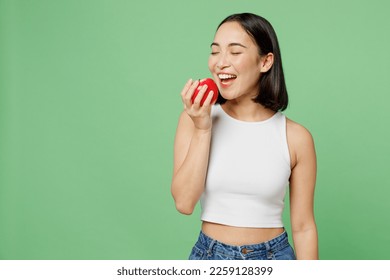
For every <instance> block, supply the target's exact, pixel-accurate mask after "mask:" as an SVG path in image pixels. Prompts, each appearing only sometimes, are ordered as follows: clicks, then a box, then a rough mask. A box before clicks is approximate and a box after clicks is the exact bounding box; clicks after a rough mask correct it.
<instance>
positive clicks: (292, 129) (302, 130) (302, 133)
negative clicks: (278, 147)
mask: <svg viewBox="0 0 390 280" xmlns="http://www.w3.org/2000/svg"><path fill="white" fill-rule="evenodd" d="M286 127H287V128H286V129H287V135H288V136H290V137H292V138H294V139H295V138H298V139H301V140H305V139H306V140H309V139H313V137H312V135H311V133H310V131H309V130H308V129H307V128H306V127H304V126H303V125H301V124H299V123H297V122H295V121H293V120H291V119H289V118H287V117H286Z"/></svg>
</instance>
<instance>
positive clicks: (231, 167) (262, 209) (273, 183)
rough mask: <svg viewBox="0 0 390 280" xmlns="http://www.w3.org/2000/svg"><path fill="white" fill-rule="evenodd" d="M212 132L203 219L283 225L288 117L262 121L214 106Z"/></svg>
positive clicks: (233, 223) (288, 170)
mask: <svg viewBox="0 0 390 280" xmlns="http://www.w3.org/2000/svg"><path fill="white" fill-rule="evenodd" d="M211 115H212V120H213V127H212V137H211V146H210V158H209V166H208V172H207V178H206V185H205V191H204V193H203V194H202V197H201V200H200V202H201V207H202V213H201V219H202V220H203V221H208V222H213V223H218V224H224V225H229V226H237V227H255V228H271V227H283V221H282V213H283V208H284V197H285V193H286V188H287V185H288V181H289V178H290V173H291V168H290V155H289V151H288V145H287V137H286V117H285V116H284V115H283V114H282V113H280V112H277V113H275V114H274V115H273V116H272V117H271V118H269V119H267V120H265V121H260V122H245V121H240V120H237V119H234V118H232V117H231V116H229V115H228V114H227V113H226V112H225V111H224V110H223V109H222V107H221V106H220V105H215V106H213V109H212V113H211Z"/></svg>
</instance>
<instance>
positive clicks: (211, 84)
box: [191, 78, 218, 106]
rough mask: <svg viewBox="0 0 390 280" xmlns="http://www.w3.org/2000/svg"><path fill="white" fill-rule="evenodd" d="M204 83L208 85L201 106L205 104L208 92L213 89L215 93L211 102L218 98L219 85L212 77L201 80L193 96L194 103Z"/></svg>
mask: <svg viewBox="0 0 390 280" xmlns="http://www.w3.org/2000/svg"><path fill="white" fill-rule="evenodd" d="M203 85H207V89H206V92H205V93H204V95H203V97H202V100H201V101H200V106H202V105H203V103H204V101H205V100H206V98H207V96H208V94H209V93H210V91H213V93H214V95H213V98H212V99H211V104H213V103H214V102H215V101H216V100H217V98H218V87H217V84H216V83H215V82H214V81H213V80H212V79H210V78H207V79H203V80H201V81H200V82H199V86H198V88H197V89H196V90H195V92H194V94H193V95H192V97H191V101H192V103H194V100H195V98H196V96H197V95H198V93H199V90H200V88H201V87H202V86H203Z"/></svg>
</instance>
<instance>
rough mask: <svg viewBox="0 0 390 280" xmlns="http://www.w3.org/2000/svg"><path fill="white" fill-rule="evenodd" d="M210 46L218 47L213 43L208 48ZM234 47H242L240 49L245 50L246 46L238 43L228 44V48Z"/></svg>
mask: <svg viewBox="0 0 390 280" xmlns="http://www.w3.org/2000/svg"><path fill="white" fill-rule="evenodd" d="M212 46H216V47H219V46H220V45H219V44H218V43H216V42H213V43H211V45H210V47H212ZM234 46H239V47H242V48H247V47H246V46H244V45H243V44H240V43H230V44H229V45H228V47H234Z"/></svg>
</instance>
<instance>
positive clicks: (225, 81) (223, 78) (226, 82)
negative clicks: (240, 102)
mask: <svg viewBox="0 0 390 280" xmlns="http://www.w3.org/2000/svg"><path fill="white" fill-rule="evenodd" d="M218 78H219V80H220V82H221V85H222V86H223V87H227V86H230V85H231V84H232V83H233V81H234V80H235V79H236V78H237V76H236V75H233V74H218Z"/></svg>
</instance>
